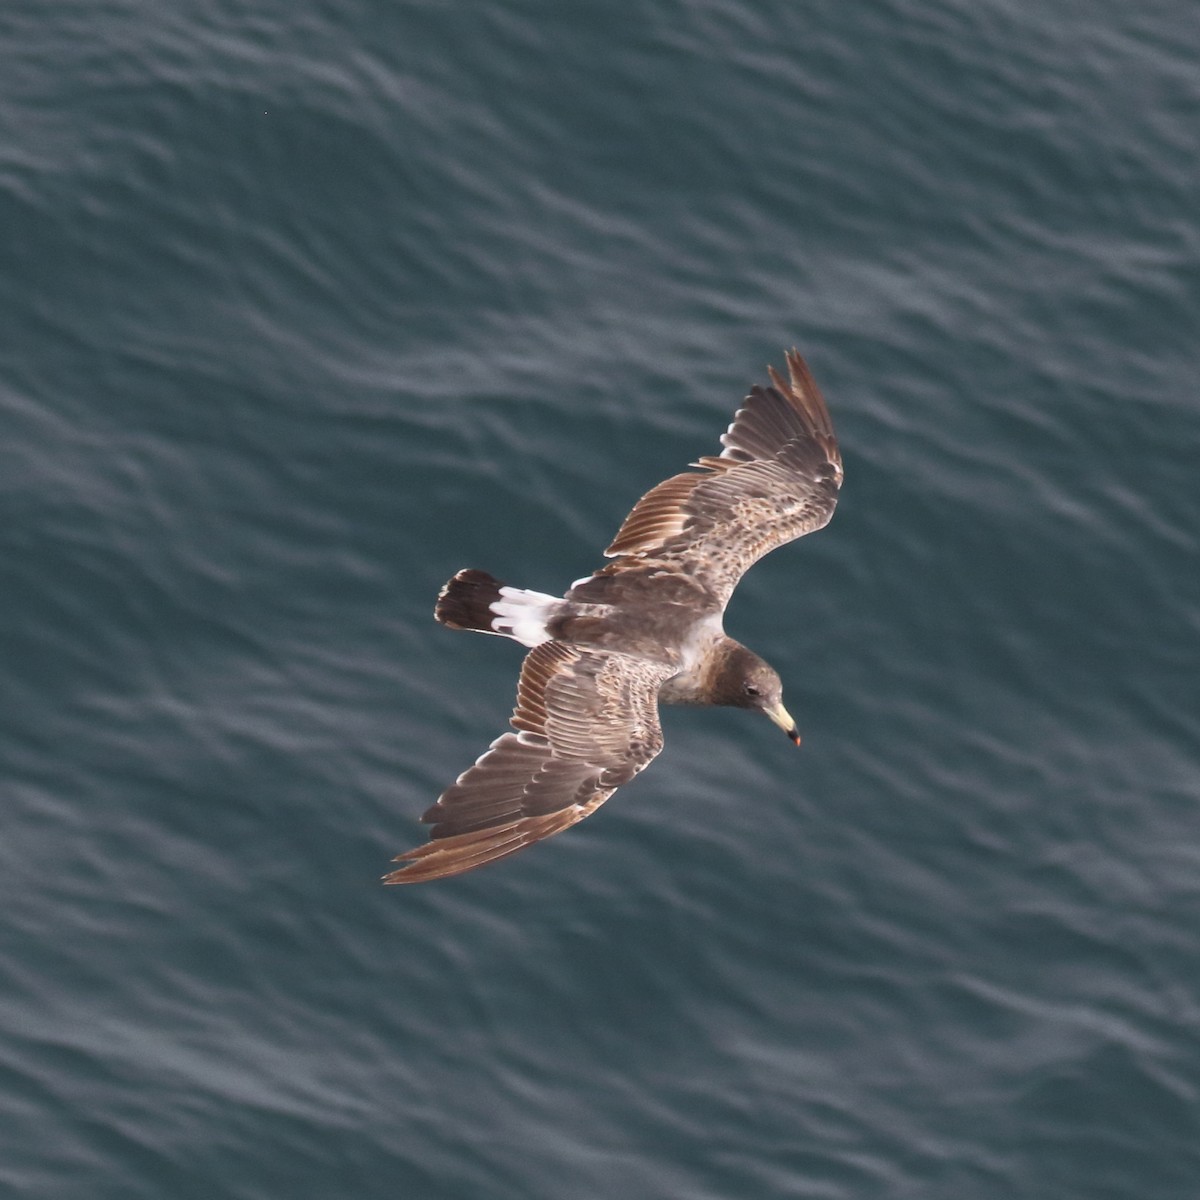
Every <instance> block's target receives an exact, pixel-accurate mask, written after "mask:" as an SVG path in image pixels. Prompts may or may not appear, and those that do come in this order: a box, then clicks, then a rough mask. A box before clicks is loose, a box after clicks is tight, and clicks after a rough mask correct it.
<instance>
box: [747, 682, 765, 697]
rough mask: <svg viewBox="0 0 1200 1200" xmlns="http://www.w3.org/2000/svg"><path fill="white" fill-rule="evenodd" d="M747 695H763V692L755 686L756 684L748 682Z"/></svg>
mask: <svg viewBox="0 0 1200 1200" xmlns="http://www.w3.org/2000/svg"><path fill="white" fill-rule="evenodd" d="M746 695H747V696H761V695H762V692H761V691H760V690H759V689H758V688H756V687H755V686H754V684H752V683H748V684H746Z"/></svg>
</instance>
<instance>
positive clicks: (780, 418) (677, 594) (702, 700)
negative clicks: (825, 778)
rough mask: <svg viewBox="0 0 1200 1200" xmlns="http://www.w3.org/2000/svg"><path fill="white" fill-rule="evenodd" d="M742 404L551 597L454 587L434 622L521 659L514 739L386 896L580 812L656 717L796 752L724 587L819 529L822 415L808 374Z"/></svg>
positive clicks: (758, 391) (648, 746) (483, 586)
mask: <svg viewBox="0 0 1200 1200" xmlns="http://www.w3.org/2000/svg"><path fill="white" fill-rule="evenodd" d="M787 363H788V372H789V380H788V381H786V382H785V381H784V380H783V379H782V378H781V377H780V376H779V375H778V374H777V373H776V371H775V370H774V369H773V368H768V370H769V374H770V379H771V386H769V387H757V386H756V387H754V388H752V389H751V391H750V394H749V396H747V398H746V400H745V402H744V404H743V405H742V407H741V408H740V409H739V410H738V412H737V414H736V415H735V417H734V419H733V423H732V424H731V425H730V426H729V429H728V430H727V431H726V433H725V434H723V435H722V437H721V443H722V446H723V447H724V448H723V449H722V451H721V453H720V455H719V456H705V457H703V458H701V459H699V460H698V461H697V462H695V463H693V464H692V466H693V467H694V468H696V471H694V472H685V473H684V474H681V475H675V476H673V477H672V478H670V479H668V480H666V481H665V482H663V483H660V484H659V485H658V486H657V487H655V488H653V489H652V490H651V491H649V492H647V493H646V495H645V496H643V497H642V499H641V500H639V501H638V503H637V504H636V505H635V506H634V508H633V511H632V512H631V513H630V514H629V516H628V517H626V519H625V521H624V523H623V524H622V526H621V528H620V530H618V532H617V536H616V537H615V538H614V539H613V542H612V545H610V546H609V548H608V550H607V551H606V554H607V555H608V556H609V557H611V558H613V561H612V562H611V563H609V564H608V565H607V566H605V567H602V568H601V569H600V570H598V571H597V572H596V573H595V574H594V575H591V576H589V577H588V578H586V579H583V580H580V581H579V582H577V583H576V584H575V585H574V586H572V588H571V589H570V590H569V591H568V592H567V593H566V595H565V596H564V597H562V598H557V597H552V596H542V595H540V594H538V593H533V592H525V591H521V590H520V589H517V588H509V587H505V586H504V585H503V584H501V583H500V582H499V580H496V579H494V578H493V577H492V576H490V575H488V574H487V573H486V572H484V571H478V570H466V571H460V572H459V573H458V574H457V575H456V576H455V577H454V578H453V579H452V580H450V582H449V583H447V585H446V586H445V588H443V589H442V593H441V595H440V596H439V597H438V605H437V610H436V614H435V615H436V616H437V619H438V620H439V621H441V622H442V623H443V624H445V625H448V626H450V627H452V628H458V629H476V630H480V631H481V632H485V633H498V634H501V635H503V636H507V637H513V638H515V639H516V640H518V641H521V642H523V643H524V644H525V645H527V646H531V647H532V649H531V651H530V653H529V654H528V655H527V657H526V659H525V662H524V665H523V667H522V669H521V677H520V681H519V683H518V686H517V705H516V709H515V711H514V713H513V716H512V725H513V728H514V730H515V731H516V732H513V733H505V734H502V735H501V736H500V737H499V738H497V739H496V740H495V741H494V742H493V743H492V744H491V747H490V748H489V749H488V750H487V751H486V752H485V753H484V754H483V755H482V756H481V757H480V758H479V759H478V761H477V762H476V763H475V765H474V766H472V767H470V768H469V769H468V770H467V771H465V772H464V773H463V774H462V775H460V776H459V777H458V780H457V781H456V782H455V783H454V784H453V785H452V786H451V787H449V788H447V790H446V791H445V792H443V793H442V795H441V796H440V797H439V799H438V801H437V803H436V804H434V805H433V806H432V807H431V808H430V809H429V810H428V811H427V812H426V813H425V814H424V816H423V817H422V820H424V821H426V822H427V823H429V824H431V825H432V829H431V830H430V839H431V840H430V841H429V842H428V843H427V844H426V845H424V846H420V847H418V848H417V849H415V850H410V851H408V853H406V854H402V855H400V856H399V858H398V859H397V860H396V861H397V862H403V863H404V864H405V865H404V866H403V867H401V868H400V869H398V870H396V871H393V872H391V874H389V875H386V876H385V877H384V878H385V881H386V882H388V883H416V882H420V881H422V880H427V879H438V878H441V877H443V876H447V875H456V874H460V873H461V872H463V871H468V870H471V869H473V868H474V867H477V866H481V865H483V864H484V863H487V862H492V861H494V860H495V859H498V858H503V857H505V856H506V855H509V854H512V853H514V852H515V851H517V850H520V849H521V848H522V847H524V846H528V845H530V844H532V843H533V842H536V841H540V840H541V839H543V838H546V837H549V836H551V835H552V834H555V833H559V832H561V831H562V830H563V829H567V828H568V827H570V826H571V825H574V824H575V823H576V822H577V821H581V820H582V819H583V818H584V817H586V816H588V815H589V814H590V813H592V812H594V811H595V810H596V808H598V807H599V806H600V805H601V804H602V803H603V802H604V801H605V800H607V799H608V797H609V796H611V795H612V793H613V792H614V791H615V790H616V789H617V788H618V787H620V786H621V785H622V784H623V783H627V782H628V781H629V780H630V779H632V778H633V776H634V775H636V774H637V773H638V772H639V771H641V770H642V769H643V768H644V767H645V766H646V765H647V764H648V763H649V762H650V761H651V760H652V759H653V758H654V756H655V755H656V754H658V752H659V751H660V750H661V749H662V730H661V727H660V725H659V720H658V705H659V703H676V704H719V705H729V706H733V707H739V708H753V709H759V710H760V711H763V712H765V713H766V714H767V715H768V716H770V717H771V719H772V720H774V721H775V722H776V723H777V724H779V725H780V726H781V727H782V728H784V729H785V730H786V731H787V733H788V734H789V736H790V737H792V739H793V740H794V741H795V742H797V743H799V740H800V739H799V735H798V734H797V733H796V730H795V725H794V723H793V722H792V720H791V717H790V716H788V714H787V711H786V710H785V709H784V707H783V700H782V685H781V684H780V681H779V676H778V675H777V674H776V673H775V671H774V670H773V668H771V667H770V666H769V665H768V664H767V663H765V662H764V661H763V660H762V659H761V658H759V657H758V655H756V654H754V652H753V651H751V650H748V649H747V648H746V647H745V646H742V645H740V644H739V643H738V642H735V641H734V640H733V639H732V638H729V637H727V636H726V635H725V632H724V630H723V629H722V627H721V616H722V614H723V612H724V610H725V605H726V604H727V603H728V601H729V597H730V595H731V594H732V592H733V589H734V588H735V587H736V586H737V582H738V580H739V579H740V578H741V577H742V575H743V574H744V573H745V572H746V571H747V570H748V569H749V568H750V567H751V566H752V565H753V564H754V563H755V562H757V561H758V559H760V558H762V556H763V555H764V554H767V553H769V552H770V551H771V550H774V549H775V548H776V547H778V546H781V545H783V544H784V543H786V542H790V541H792V540H793V539H795V538H797V537H800V536H801V535H803V534H805V533H810V532H811V531H813V530H814V529H819V528H820V527H821V526H823V525H824V524H826V522H828V520H829V518H830V517H831V516H832V514H833V509H834V506H835V504H836V503H837V495H838V489H839V487H840V486H841V481H842V464H841V457H840V455H839V453H838V447H837V440H836V438H835V437H834V433H833V427H832V424H831V423H830V420H829V413H828V410H827V409H826V407H825V401H824V399H823V398H822V396H821V393H820V391H819V390H818V389H817V386H816V384H815V383H814V382H813V379H812V376H811V375H810V374H809V372H808V368H807V367H806V366H805V364H804V360H803V359H802V358H801V357H800V355H799V354H797V353H796V352H795V351H794V350H793V351H792V352H791V353H789V354H788V356H787Z"/></svg>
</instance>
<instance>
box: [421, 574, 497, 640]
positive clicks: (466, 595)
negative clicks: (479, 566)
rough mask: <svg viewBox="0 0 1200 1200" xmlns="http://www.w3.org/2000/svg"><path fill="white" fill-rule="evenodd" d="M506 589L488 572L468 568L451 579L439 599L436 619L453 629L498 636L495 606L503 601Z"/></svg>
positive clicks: (435, 614)
mask: <svg viewBox="0 0 1200 1200" xmlns="http://www.w3.org/2000/svg"><path fill="white" fill-rule="evenodd" d="M503 586H504V585H503V584H502V583H501V582H500V580H498V579H497V578H495V576H493V575H489V574H488V573H487V572H486V571H477V570H475V568H474V567H468V568H467V569H466V570H465V571H459V573H458V574H457V575H455V576H454V578H453V579H451V580H450V581H449V582H448V583H447V584H446V586H445V587H444V588H442V590H441V592H440V593H439V595H438V598H437V607H436V608H435V609H434V610H433V615H434V616H435V617H437V619H438V620H439V621H441V623H442V624H443V625H449V626H450V628H451V629H478V630H480V631H481V632H483V633H495V632H496V631H495V630H494V629H493V628H492V622H493V621H494V620H495V619H496V614H495V613H494V612H492V609H491V606H492V604H493V602H494V601H496V600H499V599H500V589H501V588H502V587H503Z"/></svg>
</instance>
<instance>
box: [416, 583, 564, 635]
mask: <svg viewBox="0 0 1200 1200" xmlns="http://www.w3.org/2000/svg"><path fill="white" fill-rule="evenodd" d="M563 603H564V602H563V601H562V600H560V599H559V598H558V597H557V596H547V595H544V594H543V593H542V592H530V591H526V590H524V589H523V588H514V587H506V586H505V585H504V584H502V583H501V582H500V580H498V579H497V578H496V577H495V576H493V575H489V574H488V573H487V572H486V571H479V570H476V569H475V568H474V567H468V568H467V569H466V570H463V571H459V572H458V574H457V575H455V576H454V578H453V579H451V580H449V582H447V584H446V586H445V587H443V588H442V590H441V592H440V593H439V594H438V598H437V607H436V608H435V609H434V610H433V615H434V616H435V617H436V618H437V619H438V620H439V621H440V622H441V623H442V624H443V625H447V626H449V627H450V628H451V629H475V630H478V632H480V633H496V634H499V635H500V636H501V637H510V638H512V639H513V640H514V641H518V642H520V643H521V645H523V646H540V645H541V644H542V643H543V642H548V641H550V636H551V635H550V633H549V631H548V630H547V628H546V622H547V621H548V620H549V619H550V618H551V617H553V616H554V615H555V612H556V610H557V609H559V608H561V607H562V606H563Z"/></svg>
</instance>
